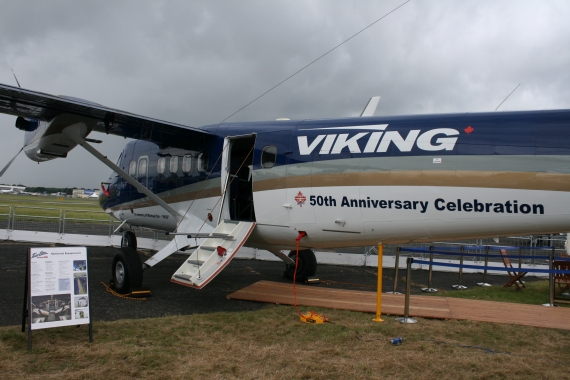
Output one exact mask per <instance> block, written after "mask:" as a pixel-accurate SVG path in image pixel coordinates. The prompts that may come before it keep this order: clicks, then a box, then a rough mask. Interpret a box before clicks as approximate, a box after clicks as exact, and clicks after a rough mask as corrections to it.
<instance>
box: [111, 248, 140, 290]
mask: <svg viewBox="0 0 570 380" xmlns="http://www.w3.org/2000/svg"><path fill="white" fill-rule="evenodd" d="M112 276H113V283H114V284H115V290H116V291H117V292H118V293H121V294H125V293H130V292H131V290H132V289H133V288H140V287H141V286H142V280H143V269H142V262H141V259H140V257H139V254H138V253H137V251H136V250H134V249H132V248H130V247H123V248H121V249H120V250H119V252H117V254H115V257H114V258H113V268H112Z"/></svg>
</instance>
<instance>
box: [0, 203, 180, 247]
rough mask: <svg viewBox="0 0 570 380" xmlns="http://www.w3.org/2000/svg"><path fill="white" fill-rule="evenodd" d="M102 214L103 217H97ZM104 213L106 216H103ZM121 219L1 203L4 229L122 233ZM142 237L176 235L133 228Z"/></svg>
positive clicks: (80, 233)
mask: <svg viewBox="0 0 570 380" xmlns="http://www.w3.org/2000/svg"><path fill="white" fill-rule="evenodd" d="M98 215H101V217H97V216H98ZM103 215H104V216H103ZM120 224H121V221H119V220H116V219H115V218H113V217H112V216H110V215H109V216H107V214H106V213H105V212H104V211H93V210H75V209H58V208H47V207H32V206H8V205H0V229H6V230H20V231H34V232H52V233H59V234H77V235H98V236H113V235H120V233H119V232H118V231H117V232H115V230H116V229H117V228H118V227H119V226H120ZM133 229H134V230H135V232H136V234H137V236H138V237H141V238H147V239H153V240H172V238H173V236H172V235H165V234H164V233H162V232H159V231H154V230H149V229H145V228H140V227H136V228H133Z"/></svg>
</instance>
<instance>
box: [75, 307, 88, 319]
mask: <svg viewBox="0 0 570 380" xmlns="http://www.w3.org/2000/svg"><path fill="white" fill-rule="evenodd" d="M85 318H89V309H76V310H75V319H85Z"/></svg>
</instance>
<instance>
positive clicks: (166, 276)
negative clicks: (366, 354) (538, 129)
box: [0, 241, 533, 326]
mask: <svg viewBox="0 0 570 380" xmlns="http://www.w3.org/2000/svg"><path fill="white" fill-rule="evenodd" d="M46 246H49V245H46V244H33V243H15V242H9V241H5V242H0V270H1V275H0V295H1V296H0V326H13V325H19V324H21V323H22V309H23V303H24V286H25V269H26V260H27V255H28V249H29V248H31V247H46ZM51 246H53V245H51ZM116 250H117V249H116V248H112V247H88V276H89V293H90V297H89V298H90V302H91V315H92V318H93V320H95V321H113V320H119V319H137V318H154V317H161V316H167V315H188V314H195V313H214V312H240V311H253V310H259V309H261V308H264V307H267V306H268V304H265V303H260V302H252V301H240V300H229V299H227V298H226V296H227V295H228V294H230V293H233V292H235V291H237V290H240V289H242V288H244V287H246V286H249V285H251V284H253V283H255V282H257V281H260V280H266V281H274V282H284V283H291V281H290V280H288V279H286V278H284V277H283V272H284V270H285V264H284V263H282V262H271V261H261V260H243V259H234V260H233V261H232V262H231V263H230V264H229V265H228V267H227V268H226V269H224V270H223V271H222V272H221V273H220V274H219V275H218V276H217V277H216V278H215V279H214V280H212V282H210V283H209V284H208V285H207V286H206V287H204V288H203V289H201V290H196V289H192V288H188V287H185V286H181V285H177V284H174V283H172V282H170V278H171V276H172V274H173V273H174V272H175V271H176V270H177V269H178V268H179V267H180V265H182V263H183V262H184V260H185V258H187V256H184V255H172V256H170V257H168V258H166V259H165V260H164V261H162V262H160V263H159V264H157V265H156V266H155V267H153V268H150V269H147V270H146V271H145V273H144V282H143V285H144V286H146V287H149V288H150V290H151V292H152V296H151V297H148V298H147V300H146V301H143V300H131V299H122V298H118V297H116V296H113V295H112V294H110V293H108V292H107V291H106V289H105V287H104V286H103V285H102V284H101V282H103V283H108V282H109V280H110V279H111V264H112V260H113V256H114V254H115V252H116ZM140 255H141V259H142V260H143V261H144V260H145V257H149V256H150V255H152V252H150V251H140ZM405 275H406V271H405V270H400V271H399V274H398V277H399V279H400V280H399V282H398V291H400V292H403V291H404V289H405V283H404V281H403V279H404V278H405ZM317 277H318V278H319V279H321V281H323V280H329V281H334V282H336V283H332V284H328V285H327V284H323V283H321V284H316V285H311V286H316V287H323V286H325V287H336V288H342V289H357V290H367V291H371V292H375V291H376V283H377V269H376V268H373V267H355V266H338V265H324V264H320V265H319V266H318V269H317ZM382 277H383V292H389V291H392V288H393V281H394V270H393V269H387V268H384V270H383V276H382ZM427 277H428V272H427V271H413V273H412V283H413V286H412V287H411V292H412V294H423V293H421V290H420V288H421V287H425V285H426V283H427ZM507 279H508V277H506V276H489V277H488V279H487V282H489V283H491V284H493V285H499V286H501V285H503V284H504V283H505V282H506V281H507ZM532 279H533V278H532V277H530V278H528V279H527V281H532ZM457 280H458V275H457V273H449V272H434V274H433V285H432V286H434V287H436V288H440V289H448V290H451V285H452V284H456V283H457ZM481 280H482V275H481V274H464V275H463V284H464V285H466V286H476V283H477V282H481Z"/></svg>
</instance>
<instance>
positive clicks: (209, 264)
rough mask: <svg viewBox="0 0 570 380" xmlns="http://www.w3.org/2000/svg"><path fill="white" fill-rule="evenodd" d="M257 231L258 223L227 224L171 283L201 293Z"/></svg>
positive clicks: (186, 264)
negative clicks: (200, 290)
mask: <svg viewBox="0 0 570 380" xmlns="http://www.w3.org/2000/svg"><path fill="white" fill-rule="evenodd" d="M254 227H255V222H242V221H237V220H224V221H222V222H220V224H219V225H218V226H217V227H216V228H215V229H214V231H213V232H212V233H210V234H209V235H208V236H207V237H205V239H204V242H203V243H202V244H201V245H200V246H199V247H198V248H196V250H195V251H194V252H193V253H192V255H191V256H190V257H189V258H188V260H186V261H185V262H184V263H183V264H182V266H180V268H178V270H177V271H176V272H175V273H174V275H173V276H172V279H171V281H172V282H175V283H177V284H180V285H185V286H189V287H192V288H196V289H201V288H202V287H204V286H205V285H206V284H207V283H209V282H210V281H211V280H212V279H213V278H214V277H216V275H217V274H218V273H220V272H221V270H222V269H223V268H225V267H226V265H228V264H229V262H230V261H231V260H232V258H233V257H234V256H235V254H236V253H237V252H238V250H239V249H240V248H241V247H242V245H243V244H244V243H245V241H246V240H247V238H248V237H249V235H250V234H251V232H252V231H253V229H254Z"/></svg>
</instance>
